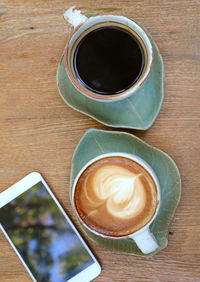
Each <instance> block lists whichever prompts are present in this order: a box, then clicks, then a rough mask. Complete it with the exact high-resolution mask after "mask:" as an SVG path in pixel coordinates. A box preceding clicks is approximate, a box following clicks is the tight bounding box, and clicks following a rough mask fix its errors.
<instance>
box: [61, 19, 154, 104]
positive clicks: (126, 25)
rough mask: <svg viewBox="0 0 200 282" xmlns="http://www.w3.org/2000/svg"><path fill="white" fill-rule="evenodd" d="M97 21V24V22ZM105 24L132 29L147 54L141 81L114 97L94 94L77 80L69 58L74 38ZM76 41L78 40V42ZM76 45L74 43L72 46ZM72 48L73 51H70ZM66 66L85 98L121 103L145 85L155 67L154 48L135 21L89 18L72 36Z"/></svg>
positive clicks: (67, 46) (67, 51)
mask: <svg viewBox="0 0 200 282" xmlns="http://www.w3.org/2000/svg"><path fill="white" fill-rule="evenodd" d="M95 21H96V22H95ZM101 22H102V23H103V22H113V23H121V24H122V25H124V28H125V29H131V30H132V31H133V32H134V33H136V34H137V35H138V37H140V40H141V41H142V42H143V44H144V46H145V48H146V52H147V66H146V70H145V72H144V73H142V75H141V77H140V79H138V80H137V81H136V82H135V83H134V84H133V85H132V86H131V87H129V88H128V89H126V90H125V91H122V92H120V93H118V94H113V95H102V94H99V93H95V92H92V91H91V90H89V89H87V88H86V87H84V85H83V84H81V83H80V82H79V81H78V79H76V78H75V76H74V75H73V74H72V71H71V67H70V63H69V56H70V53H71V49H72V46H70V43H71V42H72V41H73V39H74V37H76V36H77V39H78V37H79V36H80V35H81V34H82V33H83V32H84V31H86V30H87V28H89V27H92V26H95V25H96V24H97V23H101ZM77 39H76V40H77ZM72 45H74V43H73V44H72ZM70 48H71V49H70ZM64 64H65V70H66V72H67V75H68V77H69V79H70V80H71V82H72V84H73V85H74V87H75V88H76V89H77V90H78V91H79V92H80V93H81V94H83V95H84V96H86V97H88V98H91V99H92V100H96V101H101V102H111V101H119V100H123V99H125V98H127V97H129V96H130V95H132V94H133V93H135V92H136V90H137V89H138V88H139V87H141V86H142V85H143V83H144V82H145V81H146V79H147V78H148V76H149V74H150V72H151V69H152V66H153V48H152V45H151V42H150V39H149V38H148V36H147V34H146V33H145V31H144V30H143V29H142V27H140V26H139V25H138V24H137V23H136V22H135V21H133V20H131V19H129V18H127V17H124V16H118V15H98V16H93V17H90V18H88V19H87V20H86V21H85V22H83V23H81V24H80V25H78V26H77V27H76V28H75V29H74V30H73V31H72V33H71V34H70V36H69V38H68V40H67V43H66V48H65V52H64Z"/></svg>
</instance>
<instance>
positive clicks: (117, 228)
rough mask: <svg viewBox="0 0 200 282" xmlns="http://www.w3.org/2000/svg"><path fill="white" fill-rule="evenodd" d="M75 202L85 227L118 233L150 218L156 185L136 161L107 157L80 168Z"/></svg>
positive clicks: (154, 204)
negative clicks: (82, 169)
mask: <svg viewBox="0 0 200 282" xmlns="http://www.w3.org/2000/svg"><path fill="white" fill-rule="evenodd" d="M75 204H76V208H77V211H78V213H79V215H80V217H81V219H82V220H83V221H84V222H85V223H86V224H87V225H88V226H89V227H91V228H93V229H95V230H96V231H98V232H100V233H103V234H109V235H110V236H121V235H122V234H121V233H123V234H124V233H126V234H127V233H131V232H134V231H133V230H135V229H136V230H138V229H139V228H141V227H142V226H143V225H144V224H146V222H148V221H150V219H151V218H152V216H153V215H154V213H155V210H156V206H157V194H156V186H155V183H154V181H153V179H152V177H151V176H150V175H149V173H148V172H147V171H146V170H145V169H144V168H143V167H142V166H140V165H139V164H137V163H136V162H133V161H132V160H128V159H125V160H124V158H122V157H120V158H119V157H118V158H116V157H109V158H106V159H102V160H99V161H97V162H95V163H94V164H93V165H91V166H90V167H89V168H87V169H86V170H85V171H84V173H83V174H82V176H81V177H80V179H79V181H78V183H77V187H76V193H75Z"/></svg>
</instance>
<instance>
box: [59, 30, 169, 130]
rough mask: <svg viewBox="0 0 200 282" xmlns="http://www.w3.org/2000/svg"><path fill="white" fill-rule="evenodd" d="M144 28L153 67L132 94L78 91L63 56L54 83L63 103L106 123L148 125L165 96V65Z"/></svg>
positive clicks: (154, 118) (129, 126) (121, 125)
mask: <svg viewBox="0 0 200 282" xmlns="http://www.w3.org/2000/svg"><path fill="white" fill-rule="evenodd" d="M145 32H146V34H147V35H148V37H149V39H150V41H151V44H152V46H153V53H154V59H153V60H154V61H153V67H152V71H151V73H150V75H149V77H148V78H147V80H146V81H145V83H144V84H143V85H142V86H141V88H139V89H138V90H137V91H136V92H135V93H134V94H133V95H132V96H130V97H127V98H125V99H123V100H122V101H115V102H102V101H94V100H91V99H89V98H88V97H86V96H84V95H82V94H80V93H78V92H77V90H76V88H75V87H74V86H73V85H71V82H70V80H69V78H68V76H67V74H66V70H65V65H64V59H63V56H62V58H61V61H60V64H59V66H58V70H57V86H58V89H59V92H60V95H61V97H62V98H63V100H64V101H65V103H66V104H68V105H69V106H70V107H72V108H73V109H75V110H77V111H79V112H81V113H84V114H86V115H88V116H90V117H92V118H94V119H96V120H97V121H99V122H101V123H103V124H105V125H108V126H112V127H123V128H134V129H141V130H146V129H148V128H150V127H151V126H152V124H153V123H154V121H155V120H156V118H157V116H158V114H159V112H160V109H161V106H162V102H163V98H164V66H163V60H162V57H161V55H160V53H159V50H158V47H157V46H156V44H155V42H154V41H153V39H152V38H151V36H150V35H149V34H148V33H147V31H145ZM119 113H120V114H119Z"/></svg>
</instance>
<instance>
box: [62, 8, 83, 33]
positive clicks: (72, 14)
mask: <svg viewBox="0 0 200 282" xmlns="http://www.w3.org/2000/svg"><path fill="white" fill-rule="evenodd" d="M64 18H65V20H66V21H67V22H69V23H70V24H71V25H72V27H73V28H76V27H77V26H79V25H80V24H82V23H84V22H85V21H86V20H87V19H88V18H87V17H86V16H85V15H83V14H82V12H81V10H79V9H78V8H76V7H75V6H73V7H71V8H69V9H68V10H67V11H66V12H65V13H64Z"/></svg>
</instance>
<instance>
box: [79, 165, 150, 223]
mask: <svg viewBox="0 0 200 282" xmlns="http://www.w3.org/2000/svg"><path fill="white" fill-rule="evenodd" d="M88 182H90V183H88ZM84 186H85V187H84V191H85V192H86V194H87V199H88V201H89V202H90V204H91V205H93V208H94V210H96V209H98V207H99V206H101V205H102V204H103V203H106V208H107V211H108V212H109V213H110V214H111V215H112V216H113V217H116V218H120V219H129V218H133V217H136V216H137V215H138V214H139V213H141V211H142V210H143V209H144V207H145V203H146V192H145V188H144V186H143V183H142V181H141V173H139V174H136V173H134V172H132V171H129V170H128V169H126V168H123V167H122V166H117V165H109V166H102V167H100V168H99V169H97V170H96V171H95V173H94V175H93V177H92V179H87V180H86V181H85V184H84ZM87 189H92V190H93V192H94V194H95V201H94V197H91V195H92V194H91V190H90V192H89V193H88V191H87ZM94 194H93V195H94Z"/></svg>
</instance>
